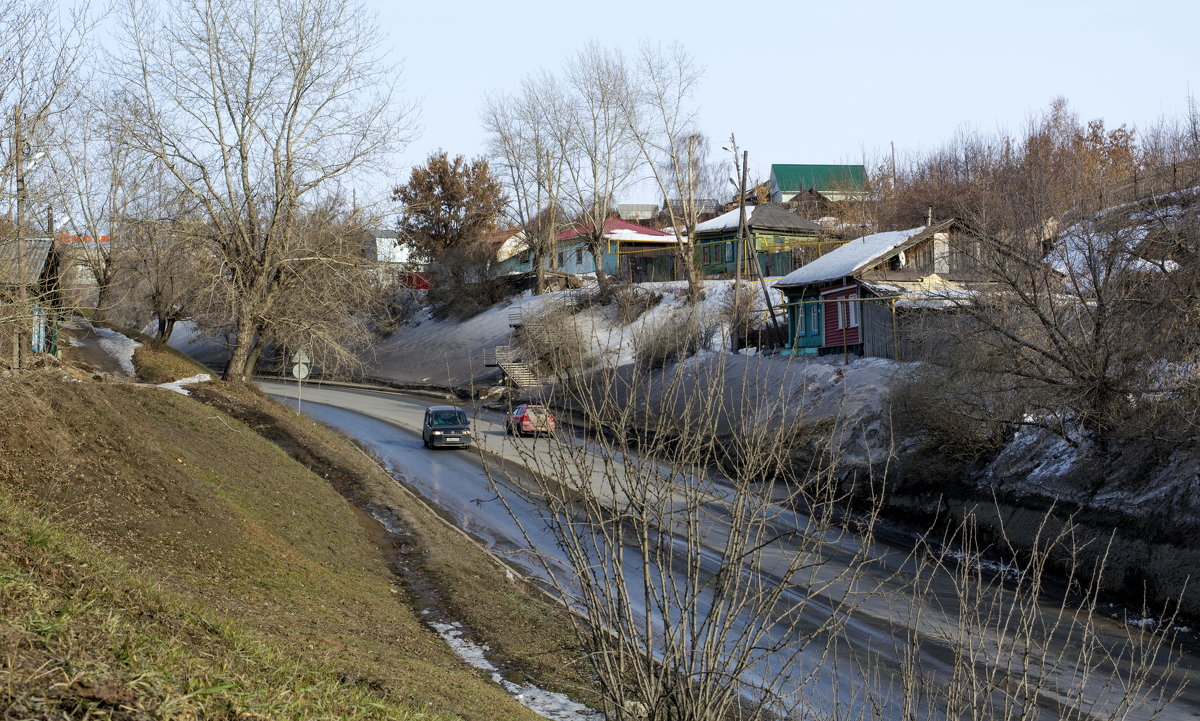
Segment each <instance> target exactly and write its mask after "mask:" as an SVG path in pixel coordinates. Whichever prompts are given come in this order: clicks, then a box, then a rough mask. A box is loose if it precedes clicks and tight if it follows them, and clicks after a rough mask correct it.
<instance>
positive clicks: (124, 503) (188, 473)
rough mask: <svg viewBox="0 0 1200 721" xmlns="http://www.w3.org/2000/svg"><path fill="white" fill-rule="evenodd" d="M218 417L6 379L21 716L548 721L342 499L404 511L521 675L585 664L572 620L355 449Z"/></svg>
mask: <svg viewBox="0 0 1200 721" xmlns="http://www.w3.org/2000/svg"><path fill="white" fill-rule="evenodd" d="M139 355H140V354H139ZM206 397H207V399H208V400H209V402H210V403H211V404H212V405H205V404H203V403H200V402H197V400H194V399H192V398H188V397H184V396H182V395H178V394H175V393H171V392H169V391H165V390H162V389H157V388H153V387H146V386H135V385H131V384H104V383H86V382H84V383H81V382H78V381H73V380H70V379H68V378H67V377H66V376H64V374H63V373H61V372H59V371H47V372H41V373H37V374H34V375H31V376H27V377H25V378H22V379H20V380H13V379H3V380H0V648H4V649H11V651H8V652H6V653H0V718H6V717H10V716H11V717H17V718H35V719H50V718H63V717H70V718H80V717H84V716H85V715H86V712H88V711H91V712H93V714H94V715H95V717H96V718H109V717H110V718H130V719H135V718H137V719H140V718H179V719H190V718H222V719H224V718H230V719H234V718H246V719H249V718H339V719H340V718H364V719H365V718H396V719H408V718H414V719H415V718H420V719H438V718H449V717H458V716H461V717H465V718H477V719H485V718H486V719H526V718H533V715H532V713H531V712H529V711H527V710H526V709H524V708H523V707H521V706H519V705H518V704H517V703H515V702H514V701H512V700H511V699H509V698H508V697H507V696H505V694H504V693H503V692H502V690H500V689H499V688H497V687H496V686H494V685H493V684H491V683H488V682H486V681H484V680H482V679H481V677H479V676H478V675H477V674H475V673H474V672H472V671H470V670H469V669H467V668H466V667H465V666H463V665H462V664H461V663H459V662H458V660H457V659H456V658H454V657H453V656H452V655H451V653H450V652H449V650H448V649H447V648H446V647H445V646H444V645H443V644H442V642H441V641H440V640H439V639H437V637H436V636H435V635H433V634H432V633H431V632H430V631H428V630H427V629H426V628H425V627H424V626H422V625H421V624H420V623H419V622H418V620H417V615H416V612H415V611H414V610H413V609H412V608H411V607H410V605H409V604H408V603H406V601H408V600H409V596H410V591H411V589H410V587H409V585H406V584H404V583H402V581H403V579H401V578H399V577H397V575H396V574H395V572H394V571H395V567H396V565H397V564H396V559H394V558H393V559H389V558H388V557H387V555H386V554H385V553H384V552H381V550H380V547H379V546H378V545H377V542H378V541H379V535H380V530H379V528H378V524H376V523H375V521H374V520H373V519H371V518H370V517H369V516H367V515H365V514H364V513H362V512H360V511H358V510H357V509H356V508H354V507H353V506H352V505H351V504H349V503H347V502H346V500H345V499H344V498H343V497H342V496H341V495H339V493H338V490H335V488H334V487H333V485H331V480H332V481H334V482H336V483H338V484H340V485H341V489H342V491H343V492H345V493H347V495H351V496H353V495H355V494H358V495H360V496H363V497H364V498H365V497H366V495H369V494H377V495H379V496H380V498H378V499H373V500H376V501H378V502H380V503H382V504H384V505H385V506H387V507H392V509H393V512H394V513H395V515H396V516H397V517H399V518H401V519H403V520H404V521H405V523H406V524H408V525H409V527H410V528H411V533H412V538H411V539H410V545H412V546H413V549H412V550H411V554H412V559H411V560H412V561H413V563H414V564H416V565H419V566H420V567H421V569H423V570H425V571H427V573H428V575H429V577H430V578H432V579H433V580H434V582H435V585H436V586H438V588H437V589H435V590H436V592H437V593H438V594H439V595H440V596H441V597H442V598H443V599H444V600H445V602H446V605H447V606H448V607H449V608H451V609H461V610H462V611H463V612H464V613H463V615H462V616H460V619H461V620H464V621H467V622H468V623H469V624H472V625H474V626H475V627H476V628H477V629H479V630H481V631H482V632H483V634H484V638H485V639H488V632H489V630H497V629H500V630H503V632H498V635H497V638H496V639H495V641H496V642H498V643H499V645H500V646H501V647H502V654H504V655H505V657H506V658H508V659H510V660H511V663H513V664H514V665H517V666H525V667H528V668H529V669H530V670H531V671H534V672H536V671H537V670H538V669H539V667H541V668H543V669H545V668H559V669H561V668H562V667H563V666H569V665H570V664H569V663H565V662H564V660H563V659H564V657H565V656H564V654H566V655H570V650H569V648H567V645H566V643H565V639H566V638H567V637H566V636H565V635H562V636H559V635H558V634H547V633H545V632H544V631H539V630H538V628H539V624H538V620H539V619H541V620H543V623H542V624H540V625H541V626H543V627H544V626H546V625H548V624H545V623H544V619H545V618H546V617H547V614H551V616H552V615H553V614H554V613H555V611H554V610H553V609H549V608H547V607H545V605H544V604H543V603H542V602H540V601H539V600H538V599H537V598H536V597H534V596H531V595H530V594H528V593H527V592H526V591H525V590H524V589H522V588H520V587H515V586H512V585H511V584H509V585H507V586H506V584H505V581H504V575H503V571H502V570H501V569H500V568H499V567H498V566H496V564H494V563H493V562H491V561H490V560H489V559H487V558H485V557H483V556H482V554H480V553H479V552H478V550H477V549H474V548H473V547H471V546H469V544H465V543H463V539H462V538H461V536H458V537H455V532H454V531H453V529H448V528H446V527H445V526H444V525H443V524H441V522H440V521H438V519H436V518H433V517H432V516H431V515H430V514H429V513H428V512H427V511H425V510H423V509H422V507H421V506H420V504H419V503H415V502H414V501H413V500H412V499H411V498H408V497H406V496H405V495H404V494H403V492H402V491H401V489H399V487H398V486H396V485H395V484H394V482H392V481H391V480H390V479H388V478H387V476H386V474H383V473H382V472H381V471H379V470H378V469H377V468H374V467H373V466H372V464H371V463H370V461H369V460H368V459H366V458H365V457H364V456H362V454H361V453H360V452H359V451H358V450H357V449H355V448H353V447H352V446H350V445H349V444H347V443H345V442H344V441H342V440H340V439H338V438H336V437H335V436H333V435H332V434H329V433H328V432H327V431H325V430H324V429H322V428H320V427H318V426H316V425H315V424H312V423H311V422H308V421H306V420H304V419H301V418H298V417H296V416H295V414H289V413H288V412H287V411H285V410H283V409H282V408H281V407H280V406H277V405H275V404H273V403H271V402H269V401H267V400H266V399H265V398H263V397H261V396H260V395H258V394H257V393H255V392H253V391H251V390H249V389H240V390H239V389H225V390H221V389H214V390H210V391H208V392H207V393H206ZM215 405H219V406H221V407H223V408H226V409H227V410H230V411H233V412H234V413H235V414H236V415H239V416H240V417H242V418H245V419H247V420H250V421H251V423H253V424H255V425H256V426H258V427H259V428H261V429H266V430H268V431H270V432H271V433H273V434H274V435H275V438H274V440H276V441H283V444H282V447H281V446H280V445H277V444H276V443H274V442H272V441H270V440H267V439H266V438H264V437H263V436H262V435H260V434H259V433H258V432H256V430H255V429H254V428H251V427H250V426H248V425H246V424H245V423H243V422H241V421H239V420H237V419H236V418H234V417H233V416H231V415H229V414H227V413H226V412H224V411H222V410H219V409H218V408H216V407H214V406H215ZM292 426H294V427H292ZM304 443H311V445H312V446H313V448H314V449H315V450H310V449H306V448H305V446H304V445H303V444H304ZM284 449H288V450H289V451H290V452H285V450H284ZM294 456H295V457H294ZM296 458H299V459H300V460H302V461H306V463H301V462H299V461H297V460H296ZM310 467H315V468H317V470H320V469H321V468H325V469H326V470H325V472H322V473H321V474H320V475H318V473H314V472H313V471H312V470H310ZM329 469H337V473H335V474H334V475H338V476H339V477H338V478H329V475H330V473H329ZM372 469H373V471H372ZM372 472H373V473H374V474H375V475H372ZM388 486H391V488H390V489H389V488H388ZM385 491H390V492H391V493H392V494H394V497H392V496H389V495H388V494H387V493H385ZM368 500H372V499H368ZM389 561H390V565H389ZM497 589H503V590H497ZM489 599H490V600H491V602H490V603H488V602H486V601H488V600H489ZM424 601H425V599H422V602H424ZM468 611H469V612H468ZM542 656H545V658H542ZM522 659H526V660H525V661H523V660H522ZM571 678H572V677H571V676H569V675H564V674H562V673H561V672H560V673H559V675H558V680H559V683H558V685H559V687H560V688H561V687H564V686H570V685H571V684H572V683H573V682H572V680H571Z"/></svg>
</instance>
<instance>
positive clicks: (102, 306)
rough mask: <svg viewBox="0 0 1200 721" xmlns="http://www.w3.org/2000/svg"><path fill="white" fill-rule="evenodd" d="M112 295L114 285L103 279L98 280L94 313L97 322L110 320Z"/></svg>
mask: <svg viewBox="0 0 1200 721" xmlns="http://www.w3.org/2000/svg"><path fill="white" fill-rule="evenodd" d="M111 295H112V284H111V283H109V282H108V281H106V280H105V279H102V278H97V279H96V310H95V311H94V312H93V313H92V318H93V319H95V320H108V305H109V296H111Z"/></svg>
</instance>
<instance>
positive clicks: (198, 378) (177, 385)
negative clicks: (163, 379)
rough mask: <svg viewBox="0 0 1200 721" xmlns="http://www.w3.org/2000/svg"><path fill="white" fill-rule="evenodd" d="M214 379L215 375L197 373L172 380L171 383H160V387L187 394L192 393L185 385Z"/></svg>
mask: <svg viewBox="0 0 1200 721" xmlns="http://www.w3.org/2000/svg"><path fill="white" fill-rule="evenodd" d="M212 379H213V377H212V376H211V375H209V374H207V373H197V374H196V375H194V376H189V377H187V378H180V379H179V380H177V381H171V382H170V383H159V384H158V387H159V388H166V389H167V390H169V391H174V392H176V393H182V394H183V395H185V396H186V395H191V394H190V393H188V392H187V389H186V388H184V386H190V385H192V384H193V383H204V382H206V381H211V380H212Z"/></svg>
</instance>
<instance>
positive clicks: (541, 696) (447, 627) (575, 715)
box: [430, 623, 604, 721]
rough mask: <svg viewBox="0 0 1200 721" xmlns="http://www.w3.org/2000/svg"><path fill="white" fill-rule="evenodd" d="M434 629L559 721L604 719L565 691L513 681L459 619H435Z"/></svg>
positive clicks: (496, 678) (529, 703)
mask: <svg viewBox="0 0 1200 721" xmlns="http://www.w3.org/2000/svg"><path fill="white" fill-rule="evenodd" d="M430 625H432V626H433V630H435V631H437V634H438V635H439V636H441V637H442V640H443V641H445V642H446V643H447V644H448V645H449V646H450V648H451V650H453V651H454V653H455V654H457V655H458V657H459V658H461V659H462V660H463V661H466V662H467V663H468V664H470V665H471V666H473V667H474V668H477V669H479V670H480V671H485V672H487V673H489V674H491V677H492V680H493V681H495V682H496V683H498V684H500V686H501V687H503V688H504V690H505V691H508V692H509V693H510V694H512V695H513V698H515V699H516V700H517V701H519V702H520V703H521V704H522V705H523V706H525V707H526V708H528V709H530V710H532V711H533V712H535V713H537V714H538V715H540V716H543V717H545V718H548V719H555V721H603V719H604V716H603V715H602V714H600V713H598V712H596V711H594V710H592V709H590V708H588V707H587V706H584V705H583V704H578V703H575V702H574V701H572V700H571V699H569V698H567V697H566V696H564V695H563V694H561V693H554V692H551V691H544V690H542V689H540V688H538V687H537V686H534V685H533V684H528V683H521V684H518V683H513V682H512V681H509V680H507V679H505V678H504V677H503V676H501V675H500V669H498V668H496V666H495V665H494V664H492V662H491V661H488V660H487V656H486V655H485V652H486V651H487V647H486V646H480V645H478V644H475V643H472V642H470V641H468V640H467V639H465V638H463V633H464V632H465V631H464V629H463V627H462V625H461V624H458V623H433V624H430Z"/></svg>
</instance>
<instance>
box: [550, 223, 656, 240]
mask: <svg viewBox="0 0 1200 721" xmlns="http://www.w3.org/2000/svg"><path fill="white" fill-rule="evenodd" d="M588 230H590V227H589V226H585V225H576V226H575V227H574V228H571V229H570V230H568V231H566V232H564V233H560V234H559V236H558V239H559V240H567V239H568V238H576V237H578V236H581V235H584V234H585V233H587V232H588ZM616 230H628V231H630V232H633V233H641V234H642V235H663V236H667V235H671V234H670V233H664V232H662V231H661V230H656V229H654V228H647V227H646V226H644V225H638V224H637V223H630V222H629V221H628V220H621V219H620V218H605V220H604V234H605V235H608V234H609V233H612V232H613V231H616ZM672 237H673V236H672Z"/></svg>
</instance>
